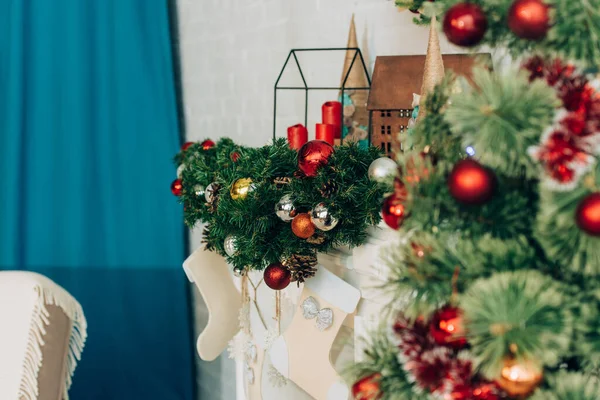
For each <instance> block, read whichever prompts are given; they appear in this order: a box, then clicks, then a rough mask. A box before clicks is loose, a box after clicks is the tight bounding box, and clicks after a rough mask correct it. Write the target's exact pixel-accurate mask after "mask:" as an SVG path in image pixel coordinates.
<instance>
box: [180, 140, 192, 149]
mask: <svg viewBox="0 0 600 400" xmlns="http://www.w3.org/2000/svg"><path fill="white" fill-rule="evenodd" d="M193 144H194V142H185V143H184V144H183V146H181V151H186V150H187V149H189V148H190V146H191V145H193Z"/></svg>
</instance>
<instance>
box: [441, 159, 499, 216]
mask: <svg viewBox="0 0 600 400" xmlns="http://www.w3.org/2000/svg"><path fill="white" fill-rule="evenodd" d="M495 182H496V179H495V176H494V174H493V172H492V171H490V170H489V169H487V168H486V167H484V166H483V165H481V164H479V163H478V162H477V161H475V160H472V159H466V160H461V161H459V162H457V163H456V165H455V166H454V168H453V169H452V172H451V173H450V176H449V177H448V188H449V189H450V194H451V195H452V197H454V198H455V199H456V200H457V201H459V202H461V203H464V204H469V205H481V204H483V203H485V202H487V201H488V200H489V199H490V198H491V197H492V195H493V194H494V187H495Z"/></svg>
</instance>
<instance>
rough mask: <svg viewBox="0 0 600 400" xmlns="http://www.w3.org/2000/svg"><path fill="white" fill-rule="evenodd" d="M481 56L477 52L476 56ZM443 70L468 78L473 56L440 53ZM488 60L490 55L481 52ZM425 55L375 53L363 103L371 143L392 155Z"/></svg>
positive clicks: (417, 86) (420, 78)
mask: <svg viewBox="0 0 600 400" xmlns="http://www.w3.org/2000/svg"><path fill="white" fill-rule="evenodd" d="M480 56H481V55H480ZM442 57H443V60H444V67H445V68H446V70H453V71H454V73H456V74H457V75H462V76H466V77H467V78H470V76H471V70H472V68H473V65H474V64H475V61H476V57H475V56H474V55H470V54H447V55H443V56H442ZM485 57H486V58H487V59H489V60H491V56H490V55H489V54H488V55H485ZM424 64H425V55H413V56H379V57H377V59H376V60H375V69H374V71H373V78H372V81H371V91H370V93H369V99H368V102H367V109H368V111H369V113H370V120H371V122H370V123H371V126H370V132H371V144H372V145H373V146H377V147H380V148H381V150H383V151H384V152H385V153H386V154H387V155H388V156H390V157H393V156H394V154H395V153H397V152H399V151H401V143H400V141H399V136H400V134H401V133H402V132H404V131H405V130H406V129H407V128H408V121H409V120H410V118H411V115H412V112H413V106H412V104H413V94H420V92H421V84H422V82H423V66H424Z"/></svg>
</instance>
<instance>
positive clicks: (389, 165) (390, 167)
mask: <svg viewBox="0 0 600 400" xmlns="http://www.w3.org/2000/svg"><path fill="white" fill-rule="evenodd" d="M368 174H369V179H371V180H372V181H375V182H386V181H390V180H391V178H392V177H394V176H396V175H397V174H398V164H396V162H395V161H394V160H392V159H391V158H389V157H380V158H378V159H376V160H375V161H373V162H372V163H371V165H369V172H368Z"/></svg>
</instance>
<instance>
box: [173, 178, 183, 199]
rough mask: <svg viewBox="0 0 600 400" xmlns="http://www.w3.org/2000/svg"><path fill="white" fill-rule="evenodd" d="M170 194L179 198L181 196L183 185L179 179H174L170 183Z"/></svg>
mask: <svg viewBox="0 0 600 400" xmlns="http://www.w3.org/2000/svg"><path fill="white" fill-rule="evenodd" d="M171 192H172V193H173V194H174V195H175V196H181V195H182V194H183V183H182V182H181V179H175V180H174V181H173V182H172V183H171Z"/></svg>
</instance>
